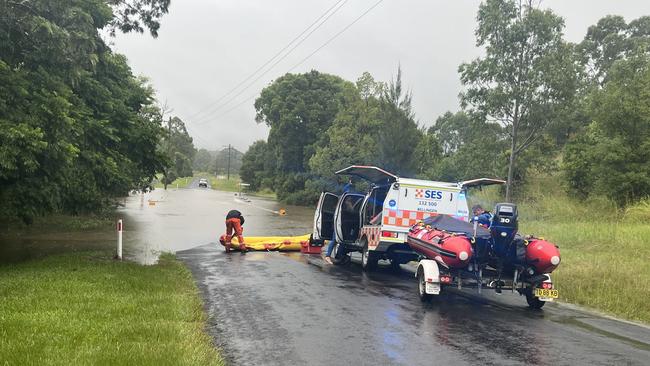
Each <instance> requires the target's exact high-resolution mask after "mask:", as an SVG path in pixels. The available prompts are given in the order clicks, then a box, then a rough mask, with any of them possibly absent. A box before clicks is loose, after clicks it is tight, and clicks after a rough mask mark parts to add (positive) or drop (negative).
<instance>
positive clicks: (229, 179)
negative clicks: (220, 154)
mask: <svg viewBox="0 0 650 366" xmlns="http://www.w3.org/2000/svg"><path fill="white" fill-rule="evenodd" d="M228 180H230V144H228Z"/></svg>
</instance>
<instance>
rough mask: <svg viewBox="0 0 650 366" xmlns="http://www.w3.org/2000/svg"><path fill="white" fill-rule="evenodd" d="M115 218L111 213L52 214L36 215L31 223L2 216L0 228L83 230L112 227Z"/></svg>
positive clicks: (18, 229)
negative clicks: (27, 223)
mask: <svg viewBox="0 0 650 366" xmlns="http://www.w3.org/2000/svg"><path fill="white" fill-rule="evenodd" d="M113 225H115V220H114V219H113V218H112V217H110V215H79V216H72V215H62V214H52V215H48V216H40V217H35V218H34V222H33V223H31V224H30V225H26V224H24V223H23V222H22V221H20V220H19V219H17V218H13V217H0V229H1V230H2V231H5V232H22V231H23V230H25V229H30V230H31V231H46V230H51V228H56V229H57V230H59V231H68V230H70V231H83V230H93V229H100V228H104V227H112V226H113Z"/></svg>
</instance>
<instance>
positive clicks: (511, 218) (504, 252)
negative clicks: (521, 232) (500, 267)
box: [490, 203, 518, 260]
mask: <svg viewBox="0 0 650 366" xmlns="http://www.w3.org/2000/svg"><path fill="white" fill-rule="evenodd" d="M517 229H518V222H517V205H515V204H513V203H497V205H496V207H495V208H494V216H492V224H491V225H490V235H491V236H492V241H493V245H492V250H493V252H494V254H495V255H497V256H498V257H500V258H501V259H509V260H514V259H515V258H516V248H515V245H513V241H514V239H515V235H516V234H517Z"/></svg>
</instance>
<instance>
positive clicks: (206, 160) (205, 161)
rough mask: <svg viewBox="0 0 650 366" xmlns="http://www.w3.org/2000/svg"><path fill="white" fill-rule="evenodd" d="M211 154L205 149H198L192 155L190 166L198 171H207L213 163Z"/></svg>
mask: <svg viewBox="0 0 650 366" xmlns="http://www.w3.org/2000/svg"><path fill="white" fill-rule="evenodd" d="M213 160H214V158H213V156H212V154H211V153H210V151H208V150H207V149H199V150H198V151H197V152H196V155H194V161H193V162H192V168H193V169H194V170H195V171H198V172H208V171H210V168H211V167H212V166H213V165H214V164H213Z"/></svg>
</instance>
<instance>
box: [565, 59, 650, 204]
mask: <svg viewBox="0 0 650 366" xmlns="http://www.w3.org/2000/svg"><path fill="white" fill-rule="evenodd" d="M590 102H591V103H590V110H589V111H590V116H591V118H592V121H593V122H592V123H591V125H590V126H589V129H588V134H586V135H584V136H581V137H579V138H577V139H575V140H574V141H572V142H571V143H570V144H568V145H567V147H566V149H565V159H564V169H565V172H566V173H567V177H568V180H569V183H570V184H571V186H572V188H573V190H574V191H575V192H577V193H579V194H580V195H581V196H587V195H591V194H599V195H604V196H607V197H609V198H612V199H614V200H615V201H616V202H617V203H619V204H620V205H625V204H627V203H629V202H632V201H634V200H637V199H639V198H643V197H647V196H648V195H650V165H649V164H648V161H650V55H648V54H647V53H645V52H639V53H638V54H636V55H629V56H628V58H627V59H625V60H619V61H616V62H615V63H614V64H613V65H612V67H611V68H610V70H609V72H608V77H607V81H606V82H605V84H604V85H603V88H602V89H601V90H596V91H594V92H593V93H592V94H591V96H590Z"/></svg>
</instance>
